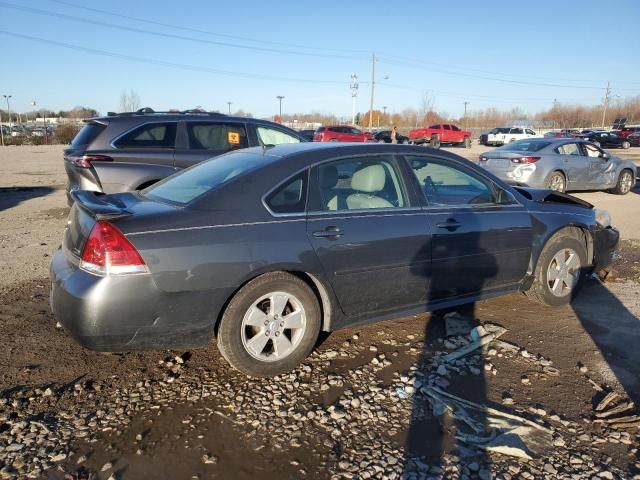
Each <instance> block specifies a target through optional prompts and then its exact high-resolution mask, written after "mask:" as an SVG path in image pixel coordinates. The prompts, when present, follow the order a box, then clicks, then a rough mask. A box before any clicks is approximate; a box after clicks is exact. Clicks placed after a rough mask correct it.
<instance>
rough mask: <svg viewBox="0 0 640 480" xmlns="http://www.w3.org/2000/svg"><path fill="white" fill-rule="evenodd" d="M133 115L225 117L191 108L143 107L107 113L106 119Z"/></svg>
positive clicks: (217, 113) (222, 114) (220, 114)
mask: <svg viewBox="0 0 640 480" xmlns="http://www.w3.org/2000/svg"><path fill="white" fill-rule="evenodd" d="M134 115H210V116H221V117H226V115H225V114H224V113H220V112H207V111H205V110H201V109H198V108H192V109H189V110H165V111H155V110H154V109H153V108H151V107H144V108H140V109H138V110H136V111H135V112H120V113H116V112H107V116H108V117H131V116H134Z"/></svg>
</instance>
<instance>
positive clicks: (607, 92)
mask: <svg viewBox="0 0 640 480" xmlns="http://www.w3.org/2000/svg"><path fill="white" fill-rule="evenodd" d="M610 84H611V82H607V89H606V90H605V91H604V109H603V110H602V128H604V122H605V118H606V116H607V107H608V106H609V95H611V86H610Z"/></svg>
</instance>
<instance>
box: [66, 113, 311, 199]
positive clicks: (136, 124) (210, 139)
mask: <svg viewBox="0 0 640 480" xmlns="http://www.w3.org/2000/svg"><path fill="white" fill-rule="evenodd" d="M304 141H305V139H304V138H303V137H302V136H300V135H299V134H298V133H297V132H295V131H294V130H291V129H289V128H286V127H284V126H282V125H279V124H277V123H273V122H269V121H266V120H258V119H255V118H247V117H231V116H227V115H223V114H220V113H206V112H201V111H185V112H154V111H153V110H151V109H150V108H145V109H141V110H138V111H137V112H128V113H120V114H110V115H107V116H106V117H98V118H92V119H90V120H87V121H86V122H85V125H84V127H83V128H82V129H81V130H80V132H79V133H78V134H77V135H76V137H75V138H74V139H73V141H72V142H71V145H69V147H67V148H65V150H64V167H65V170H66V172H67V177H68V185H67V200H68V202H69V204H71V202H72V197H71V192H74V191H76V190H92V191H96V192H105V193H116V192H125V191H130V190H141V189H143V188H146V187H148V186H149V185H152V184H153V183H155V182H157V181H158V180H161V179H163V178H165V177H168V176H169V175H171V174H173V173H175V172H176V171H178V170H181V169H183V168H186V167H190V166H192V165H195V164H196V163H198V162H201V161H203V160H207V159H209V158H211V157H213V156H216V155H220V154H222V153H226V152H228V151H230V150H236V149H240V148H246V147H251V146H260V145H265V146H268V145H276V144H280V143H298V142H304Z"/></svg>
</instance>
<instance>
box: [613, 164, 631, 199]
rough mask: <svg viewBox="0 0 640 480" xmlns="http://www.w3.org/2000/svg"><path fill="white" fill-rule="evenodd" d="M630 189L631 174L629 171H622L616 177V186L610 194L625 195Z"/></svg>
mask: <svg viewBox="0 0 640 480" xmlns="http://www.w3.org/2000/svg"><path fill="white" fill-rule="evenodd" d="M632 188H633V172H632V171H630V170H623V171H622V172H620V175H619V176H618V183H616V186H615V187H614V188H613V190H611V192H613V193H615V194H616V195H626V194H627V193H629V192H630V191H631V189H632Z"/></svg>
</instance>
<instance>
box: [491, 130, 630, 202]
mask: <svg viewBox="0 0 640 480" xmlns="http://www.w3.org/2000/svg"><path fill="white" fill-rule="evenodd" d="M479 164H480V166H482V167H484V168H486V169H487V170H489V171H490V172H491V173H493V174H494V175H496V176H497V177H499V178H501V179H502V180H504V181H506V182H508V183H511V184H513V185H521V186H526V187H534V188H549V189H552V190H557V191H560V192H564V191H567V190H609V191H611V192H612V193H616V194H618V195H625V194H627V193H629V191H630V190H631V189H632V188H633V186H634V185H635V183H636V179H637V174H636V165H635V164H634V163H633V162H632V161H630V160H623V159H621V158H619V157H613V156H611V155H610V154H609V153H607V152H605V151H604V150H602V149H601V148H600V147H598V146H596V145H594V144H593V143H590V142H586V141H584V140H580V139H577V138H559V139H552V138H540V139H527V140H520V141H518V142H513V143H510V144H508V145H505V146H504V147H500V148H496V149H495V150H492V151H490V152H486V153H483V154H482V155H480V161H479Z"/></svg>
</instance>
